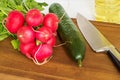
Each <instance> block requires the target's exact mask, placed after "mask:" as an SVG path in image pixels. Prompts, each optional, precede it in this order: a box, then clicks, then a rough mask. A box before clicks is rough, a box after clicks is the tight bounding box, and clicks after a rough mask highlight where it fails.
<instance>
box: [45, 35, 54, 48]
mask: <svg viewBox="0 0 120 80" xmlns="http://www.w3.org/2000/svg"><path fill="white" fill-rule="evenodd" d="M47 44H48V45H50V46H52V47H53V46H55V44H56V37H55V36H52V37H51V38H50V39H49V40H48V41H47Z"/></svg>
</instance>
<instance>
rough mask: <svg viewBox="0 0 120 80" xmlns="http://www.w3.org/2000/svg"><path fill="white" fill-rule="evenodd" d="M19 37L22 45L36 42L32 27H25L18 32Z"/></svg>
mask: <svg viewBox="0 0 120 80" xmlns="http://www.w3.org/2000/svg"><path fill="white" fill-rule="evenodd" d="M17 37H18V39H19V40H20V42H21V43H30V42H34V40H35V32H34V31H33V29H32V27H29V26H23V27H21V28H20V29H19V30H18V32H17Z"/></svg>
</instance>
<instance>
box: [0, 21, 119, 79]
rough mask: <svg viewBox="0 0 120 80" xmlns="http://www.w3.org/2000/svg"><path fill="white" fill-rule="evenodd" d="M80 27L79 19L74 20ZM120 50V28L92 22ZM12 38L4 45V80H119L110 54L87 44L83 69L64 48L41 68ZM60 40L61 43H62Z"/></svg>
mask: <svg viewBox="0 0 120 80" xmlns="http://www.w3.org/2000/svg"><path fill="white" fill-rule="evenodd" d="M73 21H74V22H75V24H76V20H75V19H74V20H73ZM91 22H92V23H93V24H94V25H95V26H96V27H97V28H98V29H99V30H100V31H101V33H103V35H104V36H105V37H106V38H107V39H108V40H109V41H110V42H111V43H112V44H113V45H114V46H115V47H116V48H117V49H118V50H120V25H118V24H110V23H101V22H95V21H91ZM10 40H11V38H7V39H6V40H4V41H1V42H0V80H119V79H120V72H119V71H118V70H117V68H116V67H115V65H114V64H113V62H112V61H111V59H110V58H109V57H108V55H107V54H106V53H95V52H93V51H92V49H91V48H90V47H89V45H88V44H87V42H86V55H85V59H84V60H83V66H82V67H78V66H77V64H76V63H75V62H74V61H72V59H71V58H70V57H69V56H68V55H67V53H66V51H65V49H64V48H63V46H61V47H56V48H54V57H53V58H52V59H51V60H50V61H49V62H48V63H47V64H45V65H42V66H38V65H35V64H34V63H33V61H32V60H30V59H28V58H26V57H25V56H24V55H22V54H21V53H20V52H18V51H17V50H14V49H13V48H12V46H11V44H10ZM59 43H60V41H59V38H58V39H57V44H59Z"/></svg>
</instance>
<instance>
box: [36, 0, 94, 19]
mask: <svg viewBox="0 0 120 80" xmlns="http://www.w3.org/2000/svg"><path fill="white" fill-rule="evenodd" d="M35 1H38V2H46V3H48V6H47V7H45V10H44V11H43V12H44V13H48V8H49V6H50V4H52V3H54V2H58V3H60V4H61V5H62V6H63V7H64V9H65V10H66V12H67V13H68V15H69V16H70V17H71V18H76V14H77V13H78V12H79V13H81V14H82V15H83V16H85V17H86V18H87V19H89V20H95V9H94V8H95V1H94V0H35Z"/></svg>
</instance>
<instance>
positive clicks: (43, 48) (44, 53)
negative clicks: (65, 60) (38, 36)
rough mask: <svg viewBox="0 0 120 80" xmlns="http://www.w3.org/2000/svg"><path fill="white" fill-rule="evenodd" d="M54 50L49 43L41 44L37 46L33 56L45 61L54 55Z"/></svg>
mask: <svg viewBox="0 0 120 80" xmlns="http://www.w3.org/2000/svg"><path fill="white" fill-rule="evenodd" d="M52 53H53V50H52V47H51V46H50V45H48V44H40V45H39V46H37V47H35V49H34V50H33V53H32V57H33V58H34V59H35V60H37V61H38V62H43V61H44V60H45V59H48V58H50V57H51V56H52Z"/></svg>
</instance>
